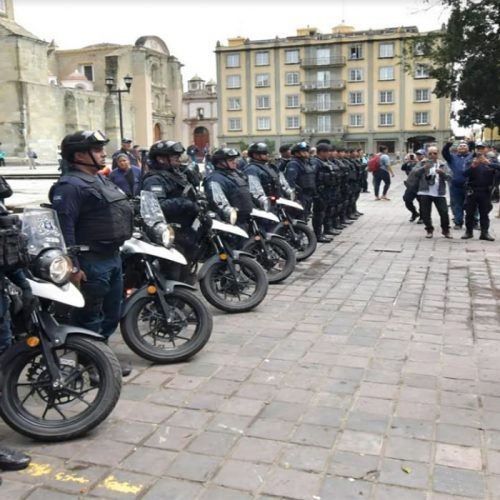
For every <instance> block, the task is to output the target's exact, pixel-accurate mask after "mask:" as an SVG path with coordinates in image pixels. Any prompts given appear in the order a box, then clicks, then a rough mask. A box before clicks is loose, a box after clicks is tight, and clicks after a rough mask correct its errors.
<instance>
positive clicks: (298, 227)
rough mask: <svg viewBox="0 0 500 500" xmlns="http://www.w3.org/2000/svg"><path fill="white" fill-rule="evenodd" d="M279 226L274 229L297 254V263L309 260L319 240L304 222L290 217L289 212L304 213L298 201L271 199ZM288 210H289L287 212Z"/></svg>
mask: <svg viewBox="0 0 500 500" xmlns="http://www.w3.org/2000/svg"><path fill="white" fill-rule="evenodd" d="M271 203H272V205H273V207H274V209H275V210H276V213H277V216H278V218H279V221H280V222H279V224H278V225H277V226H276V227H275V228H274V232H275V233H276V234H277V235H280V236H283V237H284V238H285V239H286V241H287V242H288V243H289V244H290V245H291V246H292V248H293V249H294V250H295V252H296V258H297V261H299V262H300V261H303V260H306V259H308V258H309V257H310V256H311V255H312V254H313V253H314V252H315V251H316V247H317V245H318V240H317V238H316V235H315V234H314V231H313V230H312V229H311V228H310V227H309V226H308V225H307V224H306V223H305V222H304V221H302V220H300V219H295V218H293V217H291V216H290V214H289V212H288V210H290V209H292V210H294V211H303V210H304V208H303V207H302V205H301V204H300V203H297V202H296V201H292V200H287V199H286V198H271ZM287 209H288V210H287Z"/></svg>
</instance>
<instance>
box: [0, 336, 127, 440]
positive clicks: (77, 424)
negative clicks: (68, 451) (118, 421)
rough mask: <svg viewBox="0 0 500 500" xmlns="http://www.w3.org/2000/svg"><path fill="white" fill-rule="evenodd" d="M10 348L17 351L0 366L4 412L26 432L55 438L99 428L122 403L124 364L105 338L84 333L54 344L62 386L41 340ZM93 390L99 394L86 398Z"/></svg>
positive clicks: (0, 400) (14, 426) (1, 408)
mask: <svg viewBox="0 0 500 500" xmlns="http://www.w3.org/2000/svg"><path fill="white" fill-rule="evenodd" d="M10 349H15V350H16V351H17V352H16V353H15V355H14V356H9V361H7V362H6V363H4V364H3V365H2V368H1V370H2V377H1V379H2V380H1V391H2V395H1V398H0V416H1V417H2V418H3V420H4V421H5V422H6V423H7V425H9V426H10V427H12V429H14V430H15V431H17V432H19V433H21V434H24V435H25V436H28V437H30V438H33V439H35V440H37V441H52V442H56V441H65V440H68V439H73V438H76V437H79V436H82V435H84V434H86V433H87V432H88V431H90V430H91V429H94V428H95V427H97V426H98V425H99V424H100V423H101V422H102V421H103V420H104V419H105V418H106V417H107V416H108V415H109V414H110V413H111V411H112V410H113V408H114V407H115V405H116V403H117V402H118V399H119V397H120V392H121V384H122V376H121V367H120V363H119V361H118V359H117V358H116V356H115V355H114V353H113V351H112V350H111V349H110V348H109V347H108V346H107V345H106V344H104V343H103V342H100V341H96V340H91V339H89V338H87V337H83V336H80V335H70V336H68V337H67V340H66V343H65V344H64V345H63V346H61V347H58V348H57V349H56V359H58V360H59V369H60V371H61V375H62V377H61V380H62V384H61V387H58V388H54V387H53V384H52V382H51V379H50V376H49V374H48V371H47V367H46V363H45V357H44V355H43V353H42V349H41V345H38V346H37V347H33V348H30V347H28V346H27V345H26V343H25V342H18V343H16V344H14V345H13V346H12V347H11V348H10ZM21 379H23V380H21ZM94 391H97V392H96V394H94V396H95V397H93V399H92V401H88V400H87V397H88V399H90V394H91V393H92V392H94ZM21 392H22V393H23V394H21ZM30 397H31V398H32V399H33V401H32V400H28V398H30ZM44 406H45V408H44ZM79 408H80V409H81V411H79Z"/></svg>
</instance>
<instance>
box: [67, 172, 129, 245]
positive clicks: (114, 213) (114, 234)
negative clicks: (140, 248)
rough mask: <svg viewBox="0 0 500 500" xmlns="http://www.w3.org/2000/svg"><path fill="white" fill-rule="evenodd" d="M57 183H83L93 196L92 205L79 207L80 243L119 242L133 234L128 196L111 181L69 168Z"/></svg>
mask: <svg viewBox="0 0 500 500" xmlns="http://www.w3.org/2000/svg"><path fill="white" fill-rule="evenodd" d="M59 182H70V183H71V184H77V185H80V186H85V188H86V189H89V190H91V191H92V194H93V195H94V196H95V198H96V200H95V204H94V203H92V204H90V203H89V204H88V205H87V206H82V207H81V211H80V217H79V219H78V221H77V223H76V226H75V230H76V238H77V242H79V243H88V244H90V245H91V243H92V242H96V243H97V242H99V243H118V244H121V243H123V242H124V241H125V240H128V239H129V238H130V237H131V236H132V230H133V216H134V211H133V208H132V205H131V204H130V202H129V201H128V198H127V195H126V194H125V193H124V192H123V191H122V190H121V189H120V188H119V187H118V186H116V185H115V184H113V183H112V182H111V181H108V180H107V179H105V178H103V177H100V176H99V177H98V176H91V175H88V174H85V173H83V172H76V171H71V172H69V173H68V174H67V175H65V176H63V177H62V178H61V180H60V181H59Z"/></svg>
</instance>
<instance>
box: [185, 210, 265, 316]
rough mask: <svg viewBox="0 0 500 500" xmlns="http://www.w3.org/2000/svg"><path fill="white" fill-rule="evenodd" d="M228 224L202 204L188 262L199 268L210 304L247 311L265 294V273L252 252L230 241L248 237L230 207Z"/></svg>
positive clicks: (223, 309) (204, 293)
mask: <svg viewBox="0 0 500 500" xmlns="http://www.w3.org/2000/svg"><path fill="white" fill-rule="evenodd" d="M230 221H231V222H232V223H231V224H227V223H225V222H222V221H220V220H217V218H216V215H215V213H213V212H210V211H208V210H207V209H206V208H203V209H202V210H201V211H200V213H199V214H198V216H197V218H196V220H195V222H194V224H193V229H194V230H196V232H197V244H198V250H197V253H196V255H195V257H194V259H193V262H192V263H191V266H192V272H193V273H195V272H196V270H197V267H198V264H199V263H200V262H203V265H202V267H201V269H200V270H199V272H198V280H199V283H200V290H201V293H202V294H203V296H204V297H205V298H206V299H207V301H208V302H209V303H210V304H212V305H213V306H215V307H217V308H218V309H221V310H222V311H226V312H229V313H237V312H245V311H250V310H251V309H253V308H254V307H256V306H258V305H259V304H260V303H261V302H262V301H263V300H264V298H265V296H266V294H267V290H268V281H267V276H266V273H265V271H264V269H262V266H261V265H260V264H259V263H258V262H257V261H256V260H255V259H254V258H253V256H252V255H251V254H250V253H248V252H245V251H243V250H237V249H235V248H234V246H235V245H233V244H232V243H233V242H235V241H236V242H237V239H239V238H245V239H247V238H248V233H247V232H246V231H244V230H243V229H242V228H240V227H238V226H235V225H234V224H235V222H236V210H234V209H232V213H231V216H230Z"/></svg>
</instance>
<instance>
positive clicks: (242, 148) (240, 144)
mask: <svg viewBox="0 0 500 500" xmlns="http://www.w3.org/2000/svg"><path fill="white" fill-rule="evenodd" d="M238 148H239V150H240V151H245V149H248V143H247V142H245V141H243V140H241V141H239V142H238Z"/></svg>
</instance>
